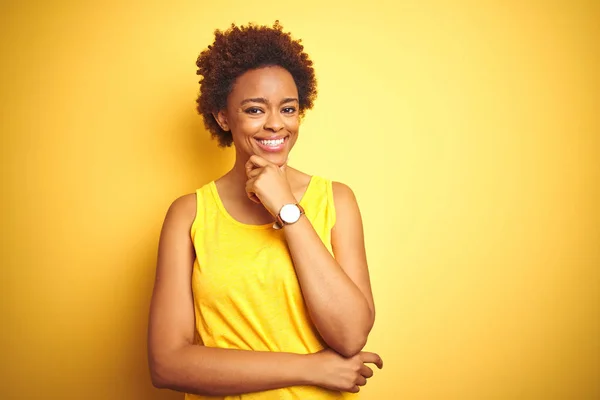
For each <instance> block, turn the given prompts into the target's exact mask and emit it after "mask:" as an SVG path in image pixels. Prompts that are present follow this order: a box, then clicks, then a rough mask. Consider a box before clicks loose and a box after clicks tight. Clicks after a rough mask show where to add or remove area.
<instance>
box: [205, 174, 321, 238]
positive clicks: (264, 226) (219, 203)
mask: <svg viewBox="0 0 600 400" xmlns="http://www.w3.org/2000/svg"><path fill="white" fill-rule="evenodd" d="M314 181H315V176H314V175H312V176H311V177H310V180H309V181H308V185H307V186H306V190H305V191H304V194H302V198H301V199H300V201H299V204H300V205H301V206H302V207H304V206H305V204H304V203H305V202H306V198H307V197H308V196H307V195H308V194H309V192H310V190H311V187H312V186H313V182H314ZM209 187H210V190H211V192H212V194H213V197H214V199H215V202H216V203H217V207H218V208H219V210H220V211H221V213H222V214H223V215H224V216H225V218H227V219H228V220H229V221H230V222H232V223H233V224H235V225H237V226H240V227H243V228H248V229H269V228H273V222H275V221H273V222H269V223H267V224H260V225H255V224H246V223H243V222H240V221H238V220H237V219H235V218H233V216H232V215H231V214H229V211H227V209H226V208H225V205H224V204H223V201H222V200H221V196H220V195H219V190H218V189H217V184H216V183H215V181H211V182H210V183H209Z"/></svg>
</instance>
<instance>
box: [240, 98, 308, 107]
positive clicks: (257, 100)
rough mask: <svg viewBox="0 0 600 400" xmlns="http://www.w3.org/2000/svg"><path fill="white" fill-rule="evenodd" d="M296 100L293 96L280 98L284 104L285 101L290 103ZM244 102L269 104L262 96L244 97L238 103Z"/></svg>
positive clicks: (242, 103)
mask: <svg viewBox="0 0 600 400" xmlns="http://www.w3.org/2000/svg"><path fill="white" fill-rule="evenodd" d="M294 101H295V102H298V103H299V101H298V99H297V98H295V97H286V98H285V99H283V100H281V103H279V104H280V105H281V104H285V103H291V102H294ZM246 103H262V104H269V100H267V99H265V98H264V97H253V98H251V99H244V100H243V101H242V102H241V104H240V105H244V104H246Z"/></svg>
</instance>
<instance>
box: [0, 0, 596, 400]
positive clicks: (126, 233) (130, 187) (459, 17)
mask: <svg viewBox="0 0 600 400" xmlns="http://www.w3.org/2000/svg"><path fill="white" fill-rule="evenodd" d="M0 4H1V6H0V7H1V8H0V11H1V12H0V38H1V39H0V46H1V48H0V57H1V60H0V61H1V64H0V72H1V73H0V93H1V95H0V118H1V119H0V123H1V125H0V128H1V143H0V156H1V166H2V186H1V188H2V215H1V217H2V235H1V259H0V263H1V274H2V276H1V278H0V279H1V280H0V282H1V288H0V289H1V297H0V301H1V303H0V310H1V313H2V317H1V319H0V325H1V329H0V332H1V333H0V335H1V338H0V339H1V340H0V346H1V347H0V354H1V356H0V398H2V399H20V398H23V399H38V398H39V399H41V398H44V399H71V398H72V399H146V400H158V399H175V398H180V397H179V395H177V394H174V393H169V392H168V391H159V390H156V389H153V388H152V387H151V385H150V381H149V376H148V372H147V363H146V355H145V334H146V322H147V310H148V304H149V298H150V291H151V287H152V283H153V274H154V262H155V257H156V248H157V240H158V233H159V229H160V225H161V223H162V219H163V217H164V213H165V211H166V209H167V207H168V205H169V204H170V202H171V201H172V200H173V199H174V198H176V197H177V196H179V195H181V194H183V193H187V192H190V191H192V190H193V189H195V188H196V187H199V186H201V185H202V184H204V183H206V182H208V181H209V180H211V179H214V178H216V177H218V176H219V175H220V174H222V173H223V172H225V171H226V170H227V168H228V167H229V166H230V165H231V162H232V155H233V153H232V151H230V150H228V151H221V150H218V149H217V147H216V143H215V142H213V141H211V140H209V138H208V134H207V133H206V132H205V131H204V129H203V126H202V122H201V119H200V117H199V116H197V115H196V113H195V110H194V106H195V103H194V100H195V97H196V93H197V91H198V87H197V81H198V77H197V76H196V75H195V64H194V63H195V59H196V56H197V54H198V53H199V52H200V51H201V50H202V49H203V48H204V47H205V46H206V45H208V44H209V43H210V41H211V40H212V33H213V30H214V29H215V28H226V27H227V26H228V24H229V23H231V22H232V21H233V22H236V23H245V22H247V21H256V22H259V23H272V22H273V21H274V20H275V19H280V20H281V21H282V23H283V25H284V28H285V29H286V30H290V31H291V32H293V34H294V35H295V36H296V37H301V38H302V39H303V42H304V44H305V46H306V50H307V51H308V52H309V54H311V56H312V58H313V59H314V61H315V66H316V69H317V74H318V78H319V83H320V86H319V89H320V94H319V98H318V99H317V103H316V106H315V109H314V110H313V111H311V112H309V113H308V114H307V117H306V119H305V123H304V125H303V128H302V132H301V138H300V140H299V142H298V145H297V148H296V149H295V151H294V152H293V153H292V157H291V164H292V165H294V166H296V167H298V168H300V169H303V170H305V171H306V172H309V173H315V174H319V175H322V176H327V177H330V178H334V179H336V180H340V181H343V182H346V183H348V184H349V185H350V186H351V187H352V188H353V189H354V190H355V192H356V194H357V197H358V199H359V202H360V205H361V208H362V211H363V217H364V220H365V230H366V237H367V247H368V255H369V261H370V268H371V275H372V280H373V288H374V292H375V300H376V305H377V312H378V314H377V322H376V327H375V329H374V331H373V333H372V335H371V337H370V340H369V344H368V346H367V348H368V349H369V350H372V351H377V352H379V353H380V354H381V355H382V356H383V358H384V360H385V363H386V365H385V368H384V369H383V370H382V371H378V372H376V375H375V377H373V378H372V379H371V380H370V382H369V384H368V385H367V387H366V388H365V389H364V396H363V399H365V400H375V399H384V400H385V399H392V400H394V399H405V400H419V399H427V400H429V399H431V400H434V399H435V400H438V399H441V400H445V399H457V400H468V399H474V400H475V399H527V400H530V399H531V400H533V399H540V400H548V399H569V400H571V399H577V400H581V399H590V400H591V399H598V398H600V213H599V211H598V205H599V204H600V190H599V189H600V188H599V186H600V163H599V161H598V160H599V159H598V157H599V156H600V154H599V153H600V118H599V110H600V104H599V103H600V102H599V101H600V77H599V71H600V46H599V45H598V43H599V40H600V28H599V27H600V23H599V22H598V21H599V20H600V6H599V4H600V3H598V2H596V1H566V0H565V1H550V2H530V1H525V2H521V1H510V2H506V1H486V2H476V1H439V2H429V1H428V2H421V1H413V2H408V1H400V2H398V1H389V2H384V1H375V0H373V1H361V2H356V3H352V2H347V1H344V2H342V1H317V0H307V1H303V2H281V1H270V0H268V1H267V0H261V1H218V2H217V1H214V2H200V1H187V2H186V1H179V0H172V1H164V2H141V1H140V2H134V1H106V2H84V1H45V2H44V1H2V2H1V3H0Z"/></svg>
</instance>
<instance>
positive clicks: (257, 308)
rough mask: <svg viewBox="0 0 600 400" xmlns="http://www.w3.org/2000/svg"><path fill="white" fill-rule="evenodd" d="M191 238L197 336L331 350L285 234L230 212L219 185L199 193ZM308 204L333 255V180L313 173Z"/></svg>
mask: <svg viewBox="0 0 600 400" xmlns="http://www.w3.org/2000/svg"><path fill="white" fill-rule="evenodd" d="M196 199H197V200H196V202H197V209H196V218H195V219H194V222H193V223H192V227H191V232H190V233H191V238H192V241H193V244H194V248H195V251H196V259H195V261H194V266H193V272H192V292H193V297H194V312H195V317H196V322H195V325H196V326H195V327H196V336H197V338H198V339H199V341H200V342H201V343H202V344H203V345H205V346H208V347H218V348H224V349H239V350H254V351H273V352H289V353H297V354H310V353H316V352H318V351H320V350H322V349H323V348H324V345H325V344H324V342H323V341H322V339H321V338H320V336H319V334H318V332H317V331H316V329H315V327H314V325H313V323H312V322H311V320H310V317H309V316H308V312H307V310H306V305H305V303H304V298H303V297H302V293H301V290H300V285H299V283H298V279H297V277H296V272H295V270H294V265H293V262H292V258H291V255H290V252H289V250H288V247H287V244H286V241H285V236H284V233H283V230H276V229H273V227H272V225H273V224H272V223H269V224H265V225H248V224H244V223H241V222H239V221H237V220H235V219H234V218H233V217H232V216H231V215H230V214H229V213H228V212H227V210H226V209H225V207H224V206H223V203H222V201H221V199H220V197H219V193H218V191H217V187H216V185H215V182H214V181H212V182H210V183H208V184H206V185H204V186H203V187H202V188H200V189H198V190H196ZM300 205H302V207H303V208H304V210H305V213H306V216H307V217H308V219H309V221H310V222H311V224H312V226H313V228H314V229H315V231H316V232H317V234H318V235H319V237H320V238H321V240H322V241H323V243H324V244H325V246H326V247H327V249H328V250H329V252H330V253H331V254H332V255H333V251H332V247H331V229H332V227H333V225H334V224H335V207H334V203H333V193H332V182H331V181H330V180H327V179H324V178H321V177H317V176H313V177H311V179H310V182H309V184H308V187H307V189H306V192H305V194H304V195H303V197H302V199H301V201H300ZM357 398H358V396H357V395H356V394H351V393H342V392H335V391H330V390H326V389H323V388H320V387H315V386H293V387H287V388H282V389H276V390H268V391H263V392H256V393H248V394H242V395H236V396H225V397H219V396H217V397H214V396H198V395H193V394H186V400H199V399H223V400H234V399H237V400H291V399H311V400H312V399H319V400H320V399H323V400H328V399H357Z"/></svg>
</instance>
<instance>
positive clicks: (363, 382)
mask: <svg viewBox="0 0 600 400" xmlns="http://www.w3.org/2000/svg"><path fill="white" fill-rule="evenodd" d="M366 384H367V378H365V377H364V376H362V375H361V376H359V377H358V379H356V386H365V385H366Z"/></svg>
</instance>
